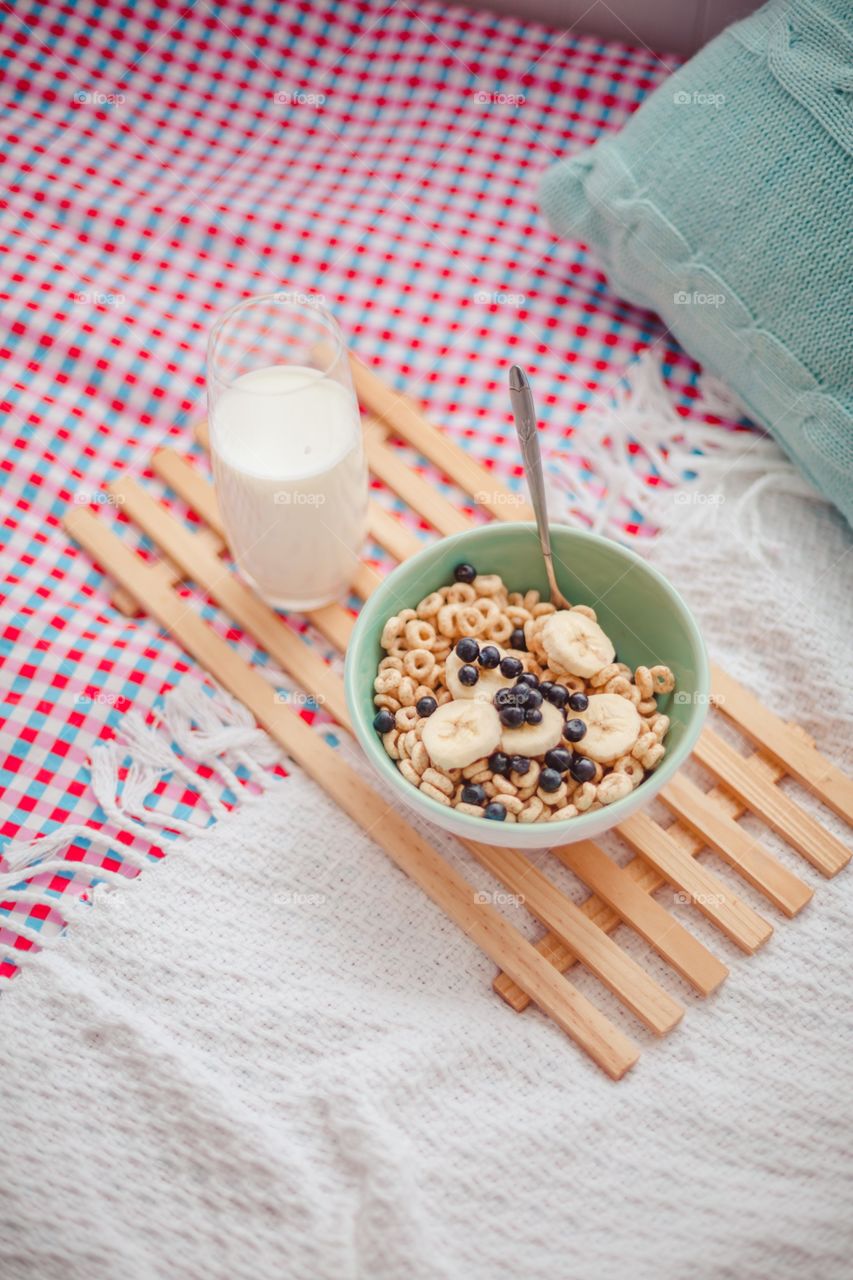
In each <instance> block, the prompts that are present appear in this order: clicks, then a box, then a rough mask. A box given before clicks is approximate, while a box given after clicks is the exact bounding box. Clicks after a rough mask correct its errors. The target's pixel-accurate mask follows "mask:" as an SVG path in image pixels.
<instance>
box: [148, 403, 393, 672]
mask: <svg viewBox="0 0 853 1280" xmlns="http://www.w3.org/2000/svg"><path fill="white" fill-rule="evenodd" d="M205 426H206V424H205ZM151 466H152V469H153V471H154V473H155V475H158V476H159V477H160V479H161V480H162V481H163V483H164V484H167V485H168V486H169V488H170V489H171V490H172V491H173V492H174V493H176V494H177V495H178V497H179V498H183V500H184V502H185V503H186V504H187V506H188V507H190V508H191V510H193V511H195V513H196V514H197V515H198V516H200V517H201V518H202V519H203V520H204V521H205V523H206V524H208V525H210V527H211V528H212V529H214V530H215V531H216V532H217V533H218V534H219V535H220V536H222V532H223V529H222V519H221V517H220V514H219V507H218V505H217V502H216V494H215V493H214V490H213V485H212V484H211V483H210V481H209V480H207V479H206V478H205V477H204V476H203V475H202V474H201V472H200V471H199V470H198V469H197V468H196V467H194V466H193V465H192V463H191V462H190V461H189V460H188V459H187V458H183V457H181V455H180V454H178V453H175V451H174V449H158V450H157V452H156V453H155V454H154V457H153V458H152V460H151ZM371 575H372V576H371ZM378 581H379V576H378V574H376V573H375V571H372V570H368V567H367V566H366V565H361V566H360V569H359V572H358V576H357V582H358V585H359V587H360V589H361V590H362V591H365V592H366V593H367V594H368V595H369V594H370V591H371V590H372V589H373V587H374V586H375V585H376V582H378ZM305 616H306V618H308V619H309V620H310V621H311V623H312V625H313V626H315V627H316V628H317V630H318V631H319V632H320V634H321V635H323V636H325V637H326V639H327V640H328V641H329V642H330V643H331V644H333V645H335V647H336V648H338V649H340V650H341V651H343V650H344V649H345V648H346V646H347V644H348V643H349V637H350V633H351V631H352V629H353V626H354V625H355V619H354V618H353V616H352V614H350V613H349V612H348V610H346V609H345V608H344V607H343V605H340V604H327V605H326V606H325V607H324V608H322V609H312V610H310V612H308V613H306V615H305Z"/></svg>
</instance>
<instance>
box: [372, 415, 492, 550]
mask: <svg viewBox="0 0 853 1280" xmlns="http://www.w3.org/2000/svg"><path fill="white" fill-rule="evenodd" d="M383 436H384V432H382V431H377V429H376V424H375V423H372V422H371V421H370V420H369V419H368V420H367V421H366V422H365V424H364V447H365V452H366V454H367V465H368V466H369V467H370V470H371V471H372V472H373V474H374V475H375V476H378V477H379V479H380V480H382V481H383V482H384V483H385V484H387V486H388V488H389V489H392V490H393V491H394V493H396V494H397V497H398V498H402V499H403V501H404V502H405V503H407V505H408V506H410V507H411V508H412V510H413V511H417V513H418V515H419V516H423V518H424V520H426V521H427V522H428V523H429V524H431V525H432V526H433V528H434V529H437V530H438V532H439V533H443V534H445V535H449V534H453V533H466V532H467V531H468V530H469V529H470V528H471V521H470V520H469V519H468V517H467V516H466V515H463V513H462V512H461V511H458V510H457V508H456V507H454V506H453V504H452V503H451V502H448V500H447V498H445V497H444V495H443V494H442V493H440V492H439V490H438V489H436V488H435V486H434V485H431V484H430V483H429V482H428V481H426V480H424V478H423V476H419V475H418V473H417V471H413V470H412V468H411V467H410V466H409V465H408V464H407V463H406V462H405V460H404V459H403V458H401V457H400V456H399V454H397V453H396V452H395V450H394V449H392V448H391V447H390V446H389V445H387V444H385V442H384V439H383Z"/></svg>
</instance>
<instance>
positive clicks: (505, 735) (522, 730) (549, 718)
mask: <svg viewBox="0 0 853 1280" xmlns="http://www.w3.org/2000/svg"><path fill="white" fill-rule="evenodd" d="M540 710H541V712H542V719H541V721H540V722H539V724H523V725H520V726H519V727H518V728H517V729H504V728H502V729H501V751H505V752H506V753H507V755H510V756H542V755H544V754H545V752H546V751H550V750H551V748H552V747H556V745H557V743H558V742H559V741H560V739H561V738H562V736H563V725H564V724H565V723H566V722H565V720H564V719H563V713H562V711H558V710H557V708H556V707H554V706H552V705H551V703H550V702H543V703H542V706H541V708H540Z"/></svg>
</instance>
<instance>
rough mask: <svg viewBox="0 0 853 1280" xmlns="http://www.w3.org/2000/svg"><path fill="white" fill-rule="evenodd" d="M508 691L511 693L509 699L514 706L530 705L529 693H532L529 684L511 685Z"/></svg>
mask: <svg viewBox="0 0 853 1280" xmlns="http://www.w3.org/2000/svg"><path fill="white" fill-rule="evenodd" d="M509 692H510V693H511V694H512V698H511V700H510V701H511V702H512V703H513V704H514V705H515V706H516V707H529V706H531V705H532V704H531V701H530V695H531V694H532V693H533V690H532V689H531V688H530V685H529V684H516V685H513V687H512V688H511V689H510V691H509Z"/></svg>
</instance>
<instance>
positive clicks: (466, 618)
mask: <svg viewBox="0 0 853 1280" xmlns="http://www.w3.org/2000/svg"><path fill="white" fill-rule="evenodd" d="M454 625H455V627H456V634H457V636H459V637H460V638H461V637H462V636H478V635H479V634H480V633H481V631H482V630H483V628H484V627H485V625H486V619H485V618H484V617H483V615H482V613H481V612H480V610H479V609H478V608H477V607H476V606H475V605H471V606H468V605H460V606H459V608H458V609H457V610H456V616H455V618H454Z"/></svg>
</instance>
